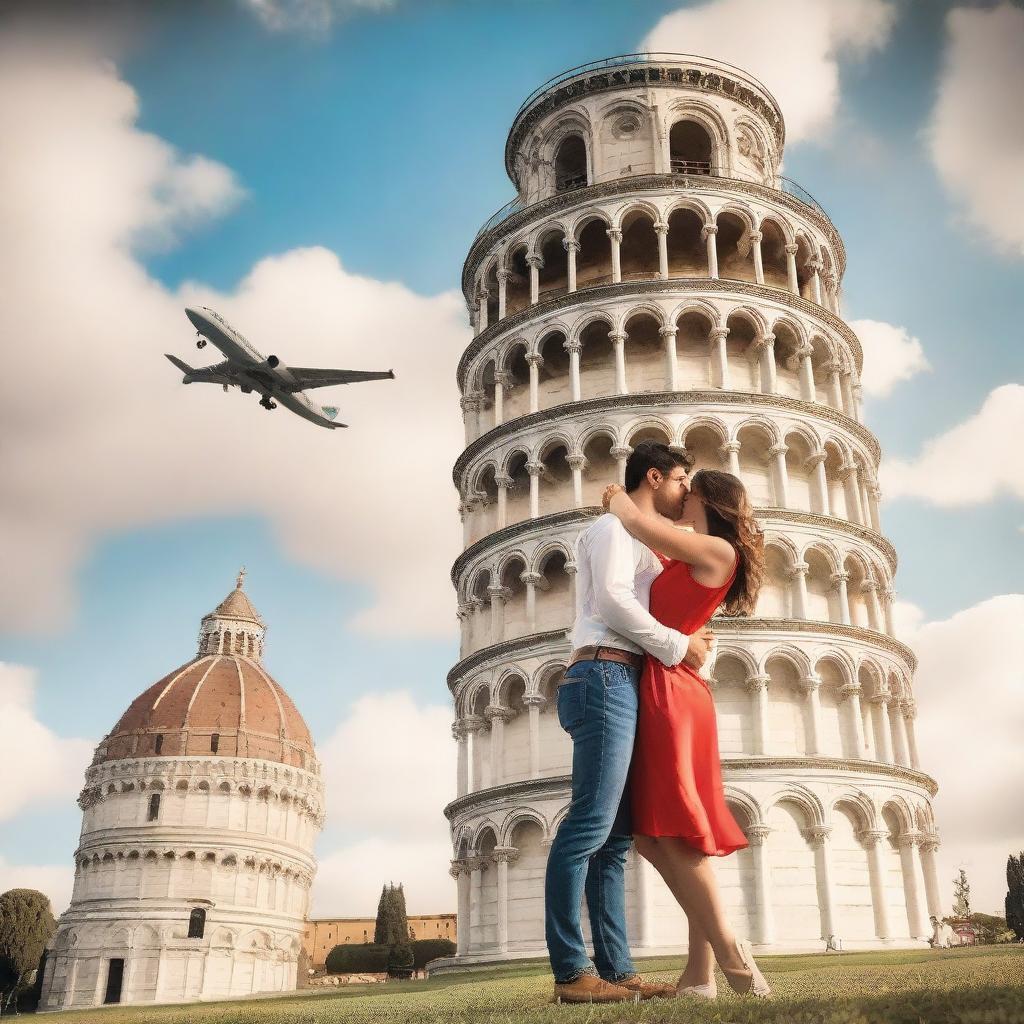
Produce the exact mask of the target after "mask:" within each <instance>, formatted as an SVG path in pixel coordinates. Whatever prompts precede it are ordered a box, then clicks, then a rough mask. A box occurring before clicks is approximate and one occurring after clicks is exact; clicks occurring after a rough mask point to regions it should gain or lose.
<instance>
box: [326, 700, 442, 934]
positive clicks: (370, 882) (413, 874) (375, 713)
mask: <svg viewBox="0 0 1024 1024" xmlns="http://www.w3.org/2000/svg"><path fill="white" fill-rule="evenodd" d="M451 721H452V709H451V708H450V707H442V706H440V705H428V706H426V707H418V706H417V705H416V704H415V702H414V701H413V698H412V695H411V694H409V693H408V692H407V691H404V690H401V691H393V692H388V693H381V694H369V695H367V696H365V697H362V698H361V699H360V700H358V701H357V702H356V703H355V704H354V705H353V707H352V710H351V711H350V713H349V714H348V716H347V717H346V718H345V720H344V721H342V722H341V723H340V724H339V725H338V728H337V729H336V730H335V732H334V734H333V735H332V736H331V737H330V739H328V740H327V741H326V742H325V743H322V744H320V745H319V747H318V752H319V755H320V758H321V760H322V761H323V765H324V784H325V786H326V790H327V821H328V826H329V827H330V826H341V827H343V828H344V829H345V830H346V831H351V832H355V833H359V832H366V833H367V835H366V836H365V837H364V838H361V839H358V840H356V841H354V842H350V843H347V844H346V845H344V846H342V847H339V848H337V849H335V850H332V851H330V852H329V853H327V854H326V855H323V856H321V857H320V865H319V868H318V870H317V876H316V883H315V885H314V889H313V912H314V914H315V915H317V916H320V917H331V916H343V917H353V916H357V915H361V914H368V915H373V914H376V912H377V900H378V898H379V896H380V887H381V886H382V885H383V884H384V883H385V882H394V883H395V884H396V885H397V884H398V883H399V882H402V883H403V884H404V887H405V893H406V906H407V909H408V911H409V913H411V914H429V913H435V914H437V913H449V912H453V911H454V907H455V883H454V882H453V880H452V878H451V876H450V875H449V874H448V867H449V864H450V862H451V856H452V853H451V839H450V838H449V826H448V821H447V819H446V818H445V816H444V814H443V813H442V808H443V807H444V806H445V804H447V803H449V802H450V801H451V800H452V799H453V798H454V796H455V766H456V745H455V741H454V740H453V739H452V736H451Z"/></svg>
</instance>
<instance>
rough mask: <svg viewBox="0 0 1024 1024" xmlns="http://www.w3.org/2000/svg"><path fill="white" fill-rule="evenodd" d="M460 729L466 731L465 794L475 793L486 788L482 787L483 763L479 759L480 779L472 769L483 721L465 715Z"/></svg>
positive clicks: (477, 717) (475, 716)
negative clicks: (467, 776)
mask: <svg viewBox="0 0 1024 1024" xmlns="http://www.w3.org/2000/svg"><path fill="white" fill-rule="evenodd" d="M462 728H463V729H465V731H466V741H467V744H468V746H467V749H466V759H467V767H468V774H469V780H468V789H467V792H469V793H475V792H476V791H477V790H479V789H484V788H486V787H485V786H484V784H483V783H484V780H483V774H484V761H483V758H482V757H481V758H480V775H481V778H477V777H476V770H475V769H474V767H473V762H474V761H475V760H476V759H477V758H476V749H477V747H478V746H479V744H480V733H481V732H482V731H483V728H484V720H483V719H482V718H481V717H480V716H479V715H466V717H465V718H463V720H462Z"/></svg>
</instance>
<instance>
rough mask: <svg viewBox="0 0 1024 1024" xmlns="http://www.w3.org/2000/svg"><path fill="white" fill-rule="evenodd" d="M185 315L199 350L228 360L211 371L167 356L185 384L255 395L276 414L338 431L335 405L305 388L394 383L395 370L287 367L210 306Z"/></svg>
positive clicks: (209, 367) (205, 367) (190, 311)
mask: <svg viewBox="0 0 1024 1024" xmlns="http://www.w3.org/2000/svg"><path fill="white" fill-rule="evenodd" d="M185 315H186V316H187V317H188V318H189V320H191V321H192V323H193V325H194V326H195V329H196V332H197V333H198V336H199V340H198V341H197V342H196V348H205V347H206V343H207V341H211V342H213V344H214V345H215V346H216V347H217V348H218V349H220V351H221V352H223V353H224V355H225V356H226V357H227V358H226V359H224V360H223V362H220V363H215V364H214V365H213V366H203V367H193V366H189V365H188V363H186V362H185V361H184V360H183V359H179V358H178V357H177V356H172V355H170V354H169V353H167V352H165V353H164V355H166V356H167V358H168V359H169V360H170V361H171V362H172V363H173V364H174V365H175V366H176V367H177V368H178V369H179V370H181V372H182V373H183V374H184V375H185V376H184V377H183V378H182V383H183V384H195V383H202V384H220V385H221V386H222V387H223V388H224V390H225V391H227V389H228V388H229V387H238V388H240V389H241V391H242V393H243V394H245V395H247V394H249V393H250V392H253V391H257V392H259V394H260V395H261V396H262V397H261V398H260V405H261V406H263V408H264V409H276V408H277V406H278V403H280V404H281V405H283V406H284V407H285V408H286V409H289V410H290V411H291V412H293V413H295V414H296V415H297V416H301V417H302V418H303V419H307V420H309V421H310V422H311V423H315V424H316V425H317V426H320V427H326V428H327V429H328V430H337V429H338V428H339V427H347V426H348V424H347V423H338V422H336V420H337V416H338V409H337V407H336V406H333V405H319V404H318V403H316V402H314V401H313V400H312V399H311V398H308V397H307V396H306V395H305V394H304V393H303V392H304V391H305V390H306V389H307V388H322V387H328V386H329V385H331V384H355V383H357V382H359V381H364V380H393V379H394V376H395V372H394V370H387V371H383V372H377V371H369V370H321V369H317V368H315V367H308V366H285V364H284V363H282V362H281V360H280V359H278V357H277V356H273V355H271V356H267V357H266V358H265V359H264V357H263V356H262V355H261V354H260V353H259V352H257V351H256V349H255V348H253V346H252V345H251V344H250V343H249V342H248V341H247V340H246V339H245V338H244V337H243V336H242V335H241V334H240V333H239V332H238V331H236V330H235V329H234V328H233V327H232V326H231V325H230V324H229V323H228V322H227V321H226V320H225V319H224V317H222V316H221V315H220V314H219V313H215V312H214V311H213V310H212V309H208V308H207V307H206V306H201V307H200V308H198V309H193V308H192V307H187V308H186V309H185Z"/></svg>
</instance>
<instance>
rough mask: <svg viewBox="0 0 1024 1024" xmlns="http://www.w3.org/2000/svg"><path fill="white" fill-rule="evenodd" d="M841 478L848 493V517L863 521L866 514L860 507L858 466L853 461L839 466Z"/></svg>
mask: <svg viewBox="0 0 1024 1024" xmlns="http://www.w3.org/2000/svg"><path fill="white" fill-rule="evenodd" d="M839 479H840V480H842V482H843V489H844V491H845V494H846V513H847V519H849V520H850V521H851V522H854V523H863V522H864V514H863V512H862V511H861V507H860V487H859V486H858V485H857V467H856V465H855V464H854V463H852V462H847V463H844V464H843V465H842V466H840V467H839Z"/></svg>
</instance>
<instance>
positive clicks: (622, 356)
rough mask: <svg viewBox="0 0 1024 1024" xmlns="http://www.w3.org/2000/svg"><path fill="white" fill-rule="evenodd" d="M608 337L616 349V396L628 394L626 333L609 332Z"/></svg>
mask: <svg viewBox="0 0 1024 1024" xmlns="http://www.w3.org/2000/svg"><path fill="white" fill-rule="evenodd" d="M608 337H609V338H610V339H611V342H612V345H613V346H614V347H615V394H617V395H624V394H626V338H627V334H626V332H625V331H609V332H608Z"/></svg>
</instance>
